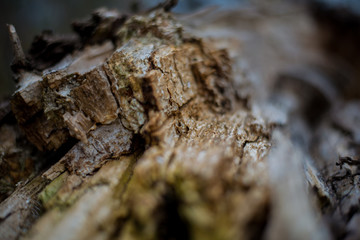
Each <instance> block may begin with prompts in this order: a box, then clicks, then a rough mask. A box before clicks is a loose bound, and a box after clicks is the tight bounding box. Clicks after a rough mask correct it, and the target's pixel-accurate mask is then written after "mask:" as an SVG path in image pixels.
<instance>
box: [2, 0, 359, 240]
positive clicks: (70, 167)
mask: <svg viewBox="0 0 360 240" xmlns="http://www.w3.org/2000/svg"><path fill="white" fill-rule="evenodd" d="M167 4H170V5H172V4H173V3H172V1H170V3H167ZM164 6H165V7H164ZM164 6H161V8H156V9H154V10H152V11H150V12H146V13H142V14H138V15H133V16H130V17H127V16H124V15H121V14H119V13H118V12H116V11H109V10H105V9H101V10H99V11H97V12H95V13H94V14H93V16H92V18H90V19H88V20H87V21H84V22H78V23H75V24H74V29H75V30H76V31H77V33H78V37H77V36H67V37H63V38H60V37H56V36H49V35H46V34H44V35H42V36H40V37H38V39H37V40H36V41H35V42H34V44H33V48H32V51H31V56H30V57H28V58H27V59H24V57H23V54H15V55H16V56H20V57H17V58H21V59H15V60H16V61H14V65H13V70H14V72H15V76H16V78H17V79H18V89H17V90H16V92H15V93H14V96H13V98H12V100H11V105H12V113H9V110H6V109H8V105H6V106H7V107H4V108H3V109H4V111H5V112H6V111H7V112H6V114H3V115H4V116H6V117H2V116H1V119H0V121H1V132H2V133H4V134H2V135H3V136H4V137H3V139H0V140H1V143H2V147H1V153H2V161H1V163H0V164H1V166H4V168H3V169H4V170H3V174H2V177H1V180H2V183H1V186H2V189H6V190H4V191H2V193H3V195H2V196H3V197H2V199H4V200H3V201H2V202H1V203H0V219H1V221H0V236H1V238H2V239H18V238H23V239H260V238H264V239H281V238H285V239H331V238H345V237H346V238H347V239H352V238H356V237H357V236H359V232H358V229H357V228H356V227H354V226H356V224H357V223H358V221H359V216H360V215H359V213H358V210H359V208H358V206H359V202H357V201H358V199H359V193H358V192H359V191H358V186H359V184H358V181H359V180H358V177H359V176H358V173H359V172H358V170H359V169H358V165H359V164H358V161H357V160H356V159H355V158H351V157H347V158H340V162H338V166H337V165H336V162H337V161H338V159H337V157H338V156H337V154H341V155H343V156H345V155H346V156H348V155H349V156H356V154H358V149H360V148H358V146H359V142H358V141H359V138H358V134H359V131H358V128H357V127H355V124H356V123H355V122H354V121H356V120H354V119H356V116H358V115H356V114H358V113H356V111H354V110H351V108H356V106H359V105H358V102H356V101H353V100H351V101H349V100H345V99H344V98H343V96H342V93H341V92H339V90H338V89H336V88H335V87H334V85H332V84H331V83H330V81H328V79H329V78H330V77H329V75H330V74H329V71H330V69H324V68H321V67H317V65H316V64H318V65H322V66H325V65H326V64H334V63H333V62H331V60H328V59H327V58H326V56H325V55H324V52H323V51H322V49H321V47H320V46H319V45H318V42H316V41H315V40H314V39H317V38H318V36H319V35H318V34H319V33H318V31H317V30H316V27H315V25H313V24H311V22H310V19H311V17H310V15H309V12H308V11H307V10H306V8H304V7H303V6H297V5H292V4H291V5H289V6H287V5H286V7H287V8H285V10H283V11H285V13H287V14H284V15H279V14H278V8H277V7H276V6H275V7H273V8H269V9H268V10H267V11H265V12H264V11H263V10H262V8H261V7H259V8H258V9H256V8H254V9H253V10H251V11H252V12H250V11H249V10H247V11H244V10H241V9H240V10H236V11H231V12H226V13H223V12H221V11H215V12H211V10H208V11H210V12H206V11H205V12H200V13H198V14H195V15H187V16H186V17H182V16H177V17H175V16H173V14H171V13H169V12H168V10H169V7H168V5H166V4H165V5H164ZM294 11H295V13H294ZM260 12H261V13H262V15H257V14H259V13H260ZM284 18H285V19H284ZM229 22H232V23H233V24H232V25H229ZM284 32H286V33H287V34H284ZM12 36H13V39H17V38H16V31H15V32H14V31H12ZM299 36H301V37H299ZM54 42H56V43H57V44H54ZM40 43H41V44H40ZM54 45H56V46H57V47H58V48H57V49H56V50H54V49H53V48H51V47H50V46H54ZM39 46H41V47H39ZM20 47H21V46H20ZM224 47H225V48H224ZM18 48H19V42H18V41H16V48H15V50H16V49H18ZM289 49H291V51H290V50H289ZM56 54H57V55H56ZM52 56H53V57H52ZM59 56H60V57H59ZM47 59H48V60H47ZM19 63H21V64H19ZM310 63H312V64H313V65H312V64H310ZM246 65H247V66H248V67H247V68H246V67H245V66H246ZM326 78H327V79H326ZM324 79H325V80H324ZM4 106H5V105H4ZM340 109H341V110H340ZM339 111H340V112H341V111H344V112H345V111H347V112H346V113H344V116H345V117H343V118H338V117H337V114H336V113H339ZM12 114H13V116H14V117H15V118H16V120H17V123H18V125H16V124H14V119H13V117H12ZM18 128H20V129H21V130H22V131H19V129H18ZM345 130H346V131H348V132H349V131H350V132H351V134H350V135H349V134H347V132H346V131H345ZM25 136H26V139H27V140H25ZM20 140H21V141H20ZM20 143H21V144H20ZM19 144H20V145H19ZM32 146H35V147H36V148H37V150H35V149H34V148H33V147H32ZM18 148H21V149H22V151H20V152H19V151H18V150H16V149H18ZM41 152H44V153H41ZM12 164H13V165H12ZM14 164H15V165H14ZM21 164H22V165H24V164H25V167H22V168H20V167H19V165H21ZM19 169H24V171H20V170H19ZM12 171H13V172H15V173H14V174H12V175H11V173H12ZM25 179H26V181H25V182H22V183H20V184H18V185H17V186H16V188H15V187H14V183H16V182H18V181H19V180H25ZM4 186H10V187H8V188H5V187H4ZM13 189H15V190H14V191H13V192H12V190H13ZM10 193H11V195H10ZM8 195H9V196H8ZM335 221H338V222H337V223H336V224H335V226H336V227H337V228H332V226H333V225H332V224H333V222H335Z"/></svg>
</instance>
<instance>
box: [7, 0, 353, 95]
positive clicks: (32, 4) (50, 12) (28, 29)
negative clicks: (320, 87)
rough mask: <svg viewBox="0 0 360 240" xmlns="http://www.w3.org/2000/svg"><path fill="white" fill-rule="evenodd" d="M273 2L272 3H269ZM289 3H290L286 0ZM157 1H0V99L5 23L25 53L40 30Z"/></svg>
mask: <svg viewBox="0 0 360 240" xmlns="http://www.w3.org/2000/svg"><path fill="white" fill-rule="evenodd" d="M254 1H257V2H258V1H260V0H179V3H178V5H177V6H176V7H175V8H174V9H173V11H174V12H177V13H189V12H194V11H197V10H199V9H201V8H205V7H209V6H214V5H215V6H218V7H219V8H223V9H232V8H236V7H239V6H241V5H244V4H249V3H250V2H254ZM272 1H274V0H272ZM289 1H290V0H289ZM321 1H323V2H326V3H327V4H329V5H334V6H341V7H345V8H348V9H351V11H355V12H360V1H359V0H321ZM159 2H161V1H159V0H153V1H144V0H143V1H141V0H102V1H97V0H50V1H49V0H32V1H27V0H2V1H0V11H1V13H0V48H1V51H0V98H2V97H6V96H9V95H11V94H12V92H13V91H14V89H15V84H14V82H13V81H12V77H11V70H10V67H9V65H10V62H11V60H12V49H11V45H10V41H9V39H8V34H7V28H6V24H7V23H11V24H13V25H14V26H15V27H16V30H17V32H18V34H19V37H20V39H21V41H22V45H23V48H24V50H25V52H27V51H28V50H29V47H30V45H31V42H32V40H33V38H34V37H35V36H36V35H37V34H40V33H41V32H42V31H43V30H48V29H51V30H53V31H54V32H56V33H68V32H71V25H70V24H71V22H72V21H73V20H76V19H82V18H85V17H87V16H89V14H90V13H91V12H92V10H94V9H96V8H99V7H102V6H105V7H108V8H117V9H119V10H120V11H121V12H124V13H131V12H134V11H139V10H140V11H141V10H144V9H148V8H150V7H152V6H155V5H157V4H158V3H159ZM267 2H268V1H267Z"/></svg>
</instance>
